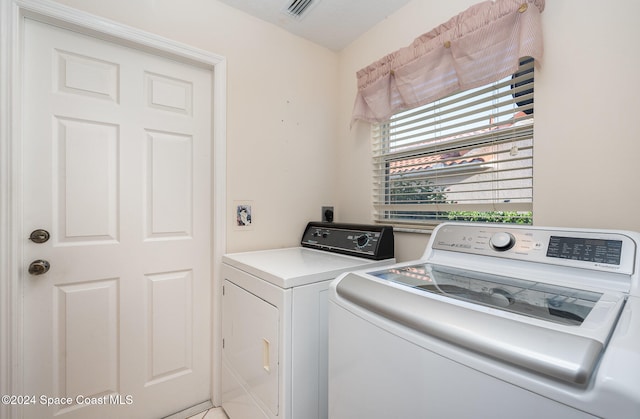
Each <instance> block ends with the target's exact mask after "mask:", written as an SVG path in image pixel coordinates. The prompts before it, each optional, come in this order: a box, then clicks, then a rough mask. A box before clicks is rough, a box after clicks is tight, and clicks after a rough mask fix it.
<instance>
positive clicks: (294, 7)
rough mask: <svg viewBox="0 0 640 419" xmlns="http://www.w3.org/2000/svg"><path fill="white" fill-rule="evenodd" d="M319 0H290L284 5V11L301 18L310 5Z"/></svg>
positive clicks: (293, 16)
mask: <svg viewBox="0 0 640 419" xmlns="http://www.w3.org/2000/svg"><path fill="white" fill-rule="evenodd" d="M319 1H320V0H292V1H291V2H290V3H289V5H288V6H285V8H284V10H283V11H284V12H285V13H286V14H288V15H289V16H291V17H292V18H294V19H298V20H300V19H302V17H303V15H304V14H305V12H308V11H309V9H311V7H312V6H314V5H315V4H316V3H318V2H319Z"/></svg>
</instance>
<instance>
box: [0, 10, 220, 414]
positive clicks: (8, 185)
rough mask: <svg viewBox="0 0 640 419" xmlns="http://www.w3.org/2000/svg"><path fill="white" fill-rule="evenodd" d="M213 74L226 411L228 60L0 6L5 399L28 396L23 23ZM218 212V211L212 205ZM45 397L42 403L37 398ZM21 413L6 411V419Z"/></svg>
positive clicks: (215, 264) (108, 26)
mask: <svg viewBox="0 0 640 419" xmlns="http://www.w3.org/2000/svg"><path fill="white" fill-rule="evenodd" d="M26 18H29V19H33V20H38V21H42V22H45V23H49V24H53V25H55V26H60V27H63V28H67V29H72V30H74V31H76V32H79V33H81V34H86V35H91V36H94V37H97V38H99V39H102V40H106V41H110V42H113V43H116V44H119V45H122V46H127V47H131V48H134V49H137V50H140V51H141V52H147V53H152V54H154V55H159V56H163V57H167V58H171V59H175V60H177V61H180V62H183V63H187V64H191V65H195V66H198V67H201V68H205V69H208V70H209V71H211V73H212V79H213V83H212V86H213V92H212V100H213V116H212V124H213V127H212V139H211V140H212V161H211V173H212V174H211V175H212V182H211V183H212V215H211V217H212V218H211V221H212V222H211V226H212V232H211V240H212V255H211V257H212V264H211V265H212V268H211V269H212V272H211V276H212V278H213V287H212V289H213V291H212V295H211V302H212V305H211V307H212V313H211V314H212V316H213V322H212V325H213V326H212V327H213V330H212V336H213V345H212V386H211V388H212V395H211V398H212V402H213V404H214V405H219V404H220V401H221V400H220V390H219V388H220V385H219V384H220V383H219V381H220V380H219V375H220V374H219V371H220V363H221V361H220V359H221V353H220V351H221V350H220V345H218V342H219V341H220V336H219V331H220V313H219V312H220V293H219V291H218V290H219V289H220V287H221V285H220V284H221V281H220V275H219V272H220V267H221V265H222V255H223V254H224V252H225V249H226V222H225V219H226V104H227V97H226V83H227V76H226V73H227V63H226V58H225V57H223V56H220V55H217V54H213V53H210V52H208V51H204V50H200V49H196V48H193V47H191V46H189V45H186V44H182V43H179V42H176V41H173V40H170V39H166V38H163V37H160V36H158V35H154V34H151V33H148V32H145V31H142V30H139V29H136V28H132V27H129V26H126V25H123V24H120V23H118V22H114V21H111V20H108V19H105V18H102V17H98V16H95V15H92V14H89V13H86V12H82V11H79V10H77V9H73V8H70V7H68V6H64V5H62V4H59V3H55V2H52V1H48V0H0V370H2V371H3V373H2V374H0V394H2V395H23V394H24V393H23V388H24V387H23V386H24V383H23V379H22V366H23V362H24V359H23V329H22V309H23V307H22V297H21V296H22V282H23V280H22V277H23V275H24V274H23V272H24V267H23V266H21V261H22V246H23V244H24V240H25V239H26V238H23V237H20V229H21V221H22V216H21V214H22V198H23V197H22V195H21V193H22V192H21V185H22V178H21V170H22V167H20V166H21V163H20V162H21V157H22V156H21V146H20V145H21V140H22V139H21V132H22V129H21V128H22V127H21V120H22V119H21V118H22V115H21V104H22V91H21V86H22V74H23V71H22V56H23V33H24V19H26ZM214 204H215V205H214ZM39 396H40V395H36V397H39ZM20 411H21V408H20V406H15V405H13V406H12V405H5V404H0V418H5V417H6V418H9V417H13V416H17V415H18V414H19V412H20Z"/></svg>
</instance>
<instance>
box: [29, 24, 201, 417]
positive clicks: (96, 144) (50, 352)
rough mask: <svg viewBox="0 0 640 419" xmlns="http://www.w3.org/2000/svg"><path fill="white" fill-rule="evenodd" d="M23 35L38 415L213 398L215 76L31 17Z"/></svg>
mask: <svg viewBox="0 0 640 419" xmlns="http://www.w3.org/2000/svg"><path fill="white" fill-rule="evenodd" d="M24 36H25V43H24V57H23V60H24V69H25V71H24V74H23V91H24V104H23V105H24V106H23V109H22V114H23V124H22V126H23V132H22V136H23V139H24V140H23V150H22V155H23V161H22V171H23V191H22V195H23V197H24V200H23V211H24V212H23V220H22V225H23V237H25V241H24V248H23V255H24V260H23V264H24V275H23V280H24V305H23V321H24V324H23V330H24V336H23V338H24V339H23V342H24V348H23V349H24V369H23V373H24V391H25V394H27V395H30V396H34V397H35V398H34V399H32V400H33V402H34V403H30V404H29V405H27V406H25V407H24V412H25V417H27V418H47V417H53V416H56V417H59V418H83V419H86V418H115V417H121V418H125V417H126V418H158V417H162V416H165V415H169V414H171V413H174V412H176V411H179V410H182V409H184V408H186V407H189V406H192V405H194V404H197V403H199V402H203V401H206V400H209V399H210V395H211V269H210V263H211V262H210V259H211V225H210V220H211V202H210V201H211V175H210V170H211V149H210V147H211V141H210V139H211V90H212V87H211V83H212V74H211V72H210V71H209V70H207V69H204V68H199V67H195V66H191V65H188V64H184V63H180V62H177V61H173V60H171V59H168V58H163V57H160V56H155V55H152V54H149V53H145V52H141V51H138V50H135V49H131V48H128V47H124V46H121V45H117V44H114V43H110V42H107V41H103V40H99V39H97V38H92V37H89V36H84V35H80V34H78V33H75V32H72V31H70V30H66V29H62V28H58V27H54V26H51V25H48V24H45V23H40V22H37V21H33V20H30V19H27V20H26V22H25V34H24ZM37 230H46V231H47V232H48V233H49V238H48V240H47V241H45V242H43V243H38V241H42V240H41V239H44V238H46V234H44V233H43V232H39V233H38V232H36V234H34V239H35V241H33V240H29V239H27V238H28V237H30V235H31V233H32V232H33V231H37ZM40 238H41V239H40ZM44 261H46V262H44ZM47 263H48V264H49V269H48V271H46V272H43V271H45V270H46V269H47V266H46V264H47ZM30 266H31V267H32V271H33V272H32V273H29V272H28V271H27V270H28V269H29V267H30Z"/></svg>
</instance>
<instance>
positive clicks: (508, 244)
mask: <svg viewBox="0 0 640 419" xmlns="http://www.w3.org/2000/svg"><path fill="white" fill-rule="evenodd" d="M489 244H490V245H491V247H492V248H493V249H494V250H497V251H500V252H504V251H505V250H509V249H511V248H512V247H513V245H514V244H516V239H515V237H513V235H512V234H510V233H506V232H500V233H495V234H494V235H493V236H491V239H490V240H489Z"/></svg>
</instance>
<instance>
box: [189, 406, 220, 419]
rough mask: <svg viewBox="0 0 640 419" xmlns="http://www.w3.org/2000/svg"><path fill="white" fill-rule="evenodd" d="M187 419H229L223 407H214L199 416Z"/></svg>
mask: <svg viewBox="0 0 640 419" xmlns="http://www.w3.org/2000/svg"><path fill="white" fill-rule="evenodd" d="M187 419H229V418H227V415H226V414H225V413H224V410H222V408H221V407H214V408H211V409H209V410H205V411H204V412H200V413H198V414H197V415H193V416H190V417H189V418H187Z"/></svg>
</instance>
